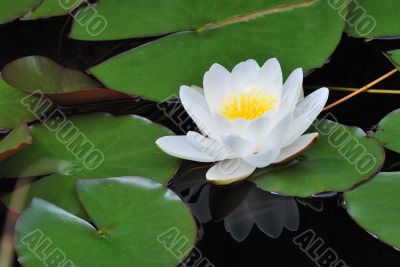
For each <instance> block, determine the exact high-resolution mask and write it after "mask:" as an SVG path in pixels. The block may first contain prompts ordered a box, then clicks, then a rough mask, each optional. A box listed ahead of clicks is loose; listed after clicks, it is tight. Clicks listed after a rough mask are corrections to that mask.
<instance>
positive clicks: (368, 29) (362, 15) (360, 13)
mask: <svg viewBox="0 0 400 267" xmlns="http://www.w3.org/2000/svg"><path fill="white" fill-rule="evenodd" d="M329 2H331V3H334V4H332V7H333V8H335V9H336V10H338V12H340V13H341V14H345V12H346V11H345V7H341V6H343V4H341V3H339V2H337V1H329ZM335 2H337V3H335ZM348 2H349V12H348V14H347V26H346V32H347V33H348V34H350V36H353V37H359V38H360V37H361V38H365V37H390V36H400V23H399V21H398V18H397V16H398V11H399V10H400V1H398V0H385V1H376V0H358V1H348Z"/></svg>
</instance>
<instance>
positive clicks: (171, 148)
mask: <svg viewBox="0 0 400 267" xmlns="http://www.w3.org/2000/svg"><path fill="white" fill-rule="evenodd" d="M156 144H157V145H158V147H159V148H160V149H161V150H162V151H164V152H165V153H167V154H169V155H171V156H174V157H177V158H181V159H187V160H193V161H198V162H213V161H214V159H213V158H212V157H210V156H208V155H206V154H204V153H202V152H201V151H199V150H198V149H196V148H195V147H193V146H192V145H191V144H190V143H189V142H188V140H187V138H186V136H185V135H181V136H164V137H161V138H159V139H157V141H156Z"/></svg>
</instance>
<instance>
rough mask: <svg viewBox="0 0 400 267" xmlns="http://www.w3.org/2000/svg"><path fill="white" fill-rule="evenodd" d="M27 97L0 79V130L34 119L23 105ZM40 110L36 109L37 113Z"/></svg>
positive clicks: (33, 115)
mask: <svg viewBox="0 0 400 267" xmlns="http://www.w3.org/2000/svg"><path fill="white" fill-rule="evenodd" d="M27 96H28V95H27V94H25V93H22V92H19V91H17V90H15V89H14V88H12V87H11V86H9V85H8V84H7V83H6V82H4V80H3V79H1V78H0V128H14V127H16V126H17V125H19V124H21V123H26V122H28V121H31V120H33V119H36V116H35V114H33V113H32V112H31V111H29V110H28V109H27V108H26V106H25V105H24V103H25V102H24V99H26V97H27ZM40 111H41V108H40V107H38V113H40Z"/></svg>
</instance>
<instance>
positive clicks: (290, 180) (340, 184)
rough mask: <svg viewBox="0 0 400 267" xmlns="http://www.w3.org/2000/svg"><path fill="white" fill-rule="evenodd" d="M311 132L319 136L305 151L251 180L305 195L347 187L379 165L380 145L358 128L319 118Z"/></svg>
mask: <svg viewBox="0 0 400 267" xmlns="http://www.w3.org/2000/svg"><path fill="white" fill-rule="evenodd" d="M315 131H318V132H319V135H320V138H319V140H318V141H317V143H316V144H315V145H314V146H313V147H312V148H310V149H309V150H308V151H307V152H306V153H305V154H303V155H302V156H300V157H299V158H297V159H296V160H295V161H292V162H291V163H289V164H287V165H285V166H273V167H270V168H267V169H261V170H259V171H257V172H256V173H255V175H254V176H253V179H254V183H256V184H257V185H258V186H259V187H261V188H262V189H264V190H266V191H270V192H275V193H280V194H283V195H287V196H298V197H308V196H312V195H314V194H317V193H321V192H327V191H338V192H341V191H346V190H349V189H350V188H352V187H353V186H354V185H356V184H358V183H360V182H361V181H363V180H366V179H368V178H370V177H372V176H373V175H374V174H375V173H377V172H378V171H379V170H380V168H381V167H382V164H383V161H384V150H383V148H382V146H381V145H380V143H379V142H378V141H377V140H376V139H374V138H370V137H368V136H367V135H366V133H365V132H364V131H363V130H361V129H360V128H357V127H350V126H345V125H341V124H338V123H335V122H332V121H329V120H320V121H317V122H316V123H314V125H313V127H312V129H310V132H315Z"/></svg>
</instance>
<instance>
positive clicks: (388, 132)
mask: <svg viewBox="0 0 400 267" xmlns="http://www.w3.org/2000/svg"><path fill="white" fill-rule="evenodd" d="M374 136H376V138H378V139H379V140H380V141H381V142H382V144H383V145H384V146H385V147H386V148H388V149H390V150H393V151H395V152H398V153H400V109H397V110H395V111H393V112H391V113H389V114H388V115H387V116H386V117H385V118H383V119H382V120H381V121H380V122H379V124H378V127H377V129H376V132H375V133H374Z"/></svg>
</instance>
